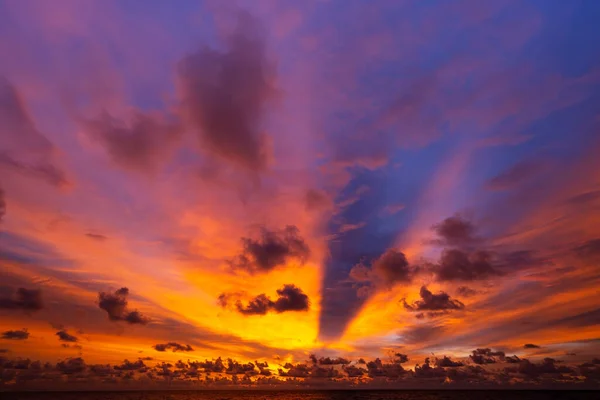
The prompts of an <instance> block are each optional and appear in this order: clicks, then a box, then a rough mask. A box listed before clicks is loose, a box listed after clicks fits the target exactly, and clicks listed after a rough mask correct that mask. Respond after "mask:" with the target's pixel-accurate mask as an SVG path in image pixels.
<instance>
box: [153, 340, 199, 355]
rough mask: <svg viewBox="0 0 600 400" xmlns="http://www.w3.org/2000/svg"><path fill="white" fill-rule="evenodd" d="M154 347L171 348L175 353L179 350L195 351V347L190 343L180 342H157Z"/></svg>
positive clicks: (158, 348) (160, 348) (159, 349)
mask: <svg viewBox="0 0 600 400" xmlns="http://www.w3.org/2000/svg"><path fill="white" fill-rule="evenodd" d="M152 348H153V349H154V350H156V351H167V350H171V351H172V352H173V353H176V352H178V351H194V348H193V347H192V346H190V345H189V344H179V343H177V342H169V343H162V344H155V345H154V346H152Z"/></svg>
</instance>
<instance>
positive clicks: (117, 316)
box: [98, 287, 149, 325]
mask: <svg viewBox="0 0 600 400" xmlns="http://www.w3.org/2000/svg"><path fill="white" fill-rule="evenodd" d="M128 295H129V289H127V288H126V287H122V288H121V289H118V290H117V291H115V292H114V293H105V292H100V293H98V306H99V307H100V308H101V309H103V310H104V311H106V312H107V313H108V319H110V320H111V321H126V322H128V323H130V324H141V325H145V324H147V323H148V322H149V320H148V318H146V317H145V316H143V315H142V314H141V313H140V312H139V311H137V310H135V311H128V310H127V296H128Z"/></svg>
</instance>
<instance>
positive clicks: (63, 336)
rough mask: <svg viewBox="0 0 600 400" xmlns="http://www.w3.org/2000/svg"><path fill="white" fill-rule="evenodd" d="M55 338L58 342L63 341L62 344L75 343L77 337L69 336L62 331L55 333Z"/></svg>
mask: <svg viewBox="0 0 600 400" xmlns="http://www.w3.org/2000/svg"><path fill="white" fill-rule="evenodd" d="M56 336H58V340H60V341H63V342H77V341H78V339H77V337H75V336H73V335H71V334H69V333H68V332H67V331H65V330H64V329H63V330H60V331H58V332H56Z"/></svg>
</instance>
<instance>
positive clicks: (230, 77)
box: [178, 12, 274, 172]
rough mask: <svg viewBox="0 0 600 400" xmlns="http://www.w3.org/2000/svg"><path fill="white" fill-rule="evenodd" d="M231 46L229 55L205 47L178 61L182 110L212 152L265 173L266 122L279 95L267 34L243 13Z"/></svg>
mask: <svg viewBox="0 0 600 400" xmlns="http://www.w3.org/2000/svg"><path fill="white" fill-rule="evenodd" d="M226 44H227V50H226V51H224V52H222V51H218V50H215V49H211V48H209V47H204V48H202V49H200V50H199V51H197V52H195V53H193V54H190V55H188V56H186V57H185V58H183V59H182V60H181V61H180V62H179V65H178V78H179V82H178V83H179V92H180V95H181V102H182V112H183V115H184V116H185V118H186V119H187V122H188V123H189V124H190V125H191V127H192V128H193V129H195V130H196V131H197V132H198V135H199V137H200V139H201V142H202V145H203V146H204V148H205V149H206V150H207V151H209V152H211V153H213V154H215V155H217V156H219V157H221V158H222V159H225V160H227V161H229V162H231V163H233V164H235V165H237V166H240V167H242V168H245V169H248V170H251V171H255V172H258V171H262V170H264V169H265V168H266V167H267V165H268V161H269V158H270V155H269V146H268V140H267V137H266V135H265V134H264V133H263V132H262V119H263V115H264V112H265V106H266V104H267V102H268V101H269V99H271V98H272V95H273V94H274V88H273V84H272V79H273V72H274V70H273V69H271V68H269V63H268V61H267V58H266V46H265V32H264V30H263V29H262V28H261V27H260V25H259V23H258V21H257V20H256V19H255V18H253V17H252V16H250V15H249V14H248V13H247V12H240V13H239V14H238V24H237V28H236V30H235V32H234V33H233V35H232V36H230V37H229V38H228V39H227V41H226Z"/></svg>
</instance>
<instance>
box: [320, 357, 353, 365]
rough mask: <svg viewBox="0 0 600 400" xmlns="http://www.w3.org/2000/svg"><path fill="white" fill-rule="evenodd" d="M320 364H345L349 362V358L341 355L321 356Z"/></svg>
mask: <svg viewBox="0 0 600 400" xmlns="http://www.w3.org/2000/svg"><path fill="white" fill-rule="evenodd" d="M319 364H320V365H346V364H350V360H348V359H346V358H343V357H334V358H330V357H321V358H319Z"/></svg>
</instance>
